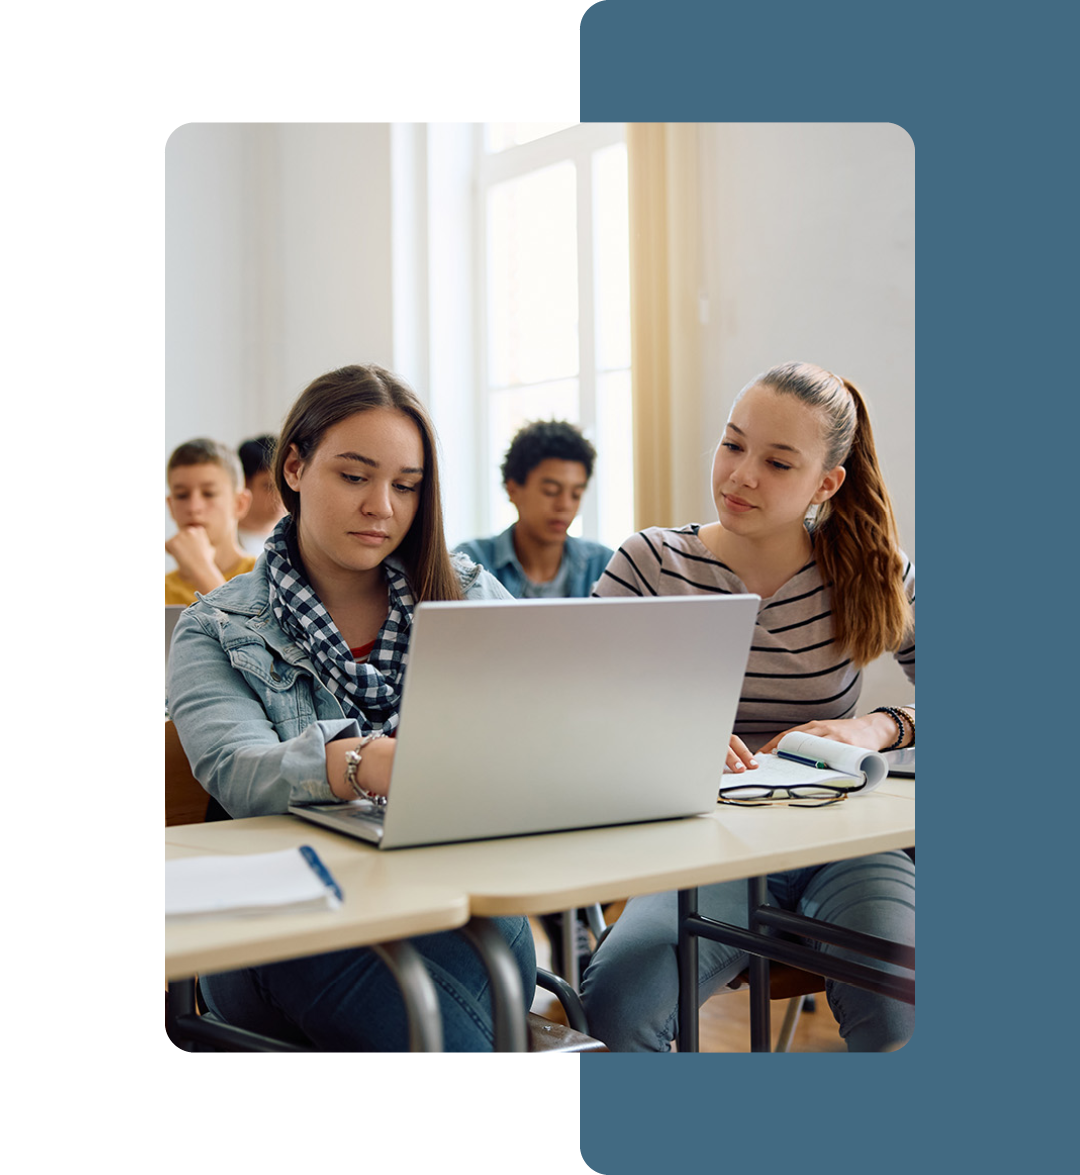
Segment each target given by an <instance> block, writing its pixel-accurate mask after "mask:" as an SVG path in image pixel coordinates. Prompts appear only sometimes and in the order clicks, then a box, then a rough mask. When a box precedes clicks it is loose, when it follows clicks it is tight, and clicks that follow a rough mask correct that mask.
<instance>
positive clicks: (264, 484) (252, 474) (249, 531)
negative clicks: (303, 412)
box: [239, 436, 285, 555]
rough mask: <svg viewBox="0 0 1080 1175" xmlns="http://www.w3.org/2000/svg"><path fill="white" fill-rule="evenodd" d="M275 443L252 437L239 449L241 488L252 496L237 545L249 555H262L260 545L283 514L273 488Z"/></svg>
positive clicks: (282, 507) (241, 523)
mask: <svg viewBox="0 0 1080 1175" xmlns="http://www.w3.org/2000/svg"><path fill="white" fill-rule="evenodd" d="M274 440H275V438H274V437H272V436H260V437H252V438H251V439H250V440H246V441H244V443H243V444H242V445H241V446H240V450H239V452H240V464H241V465H242V466H243V467H244V485H245V486H246V487H247V490H248V493H250V494H251V505H250V506H248V508H247V513H246V514H245V515H244V516H243V518H241V519H240V531H239V534H240V546H242V547H243V548H244V550H245V551H247V553H248V554H249V555H261V554H262V549H263V544H264V543H265V542H266V540H267V539H268V538H269V537H270V532H271V531H272V530H273V529H274V527H275V526H277V524H278V522H279V521H280V520H281V517H282V515H283V514H284V513H285V507H284V506H283V505H282V504H281V496H280V495H279V494H278V492H277V489H276V488H275V487H274V474H273V464H274Z"/></svg>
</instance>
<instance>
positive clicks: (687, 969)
mask: <svg viewBox="0 0 1080 1175" xmlns="http://www.w3.org/2000/svg"><path fill="white" fill-rule="evenodd" d="M697 903H698V891H697V887H696V886H694V887H693V888H692V889H680V890H679V946H678V958H679V1026H678V1027H679V1052H680V1053H696V1052H697V1051H698V941H697V935H696V934H694V933H693V932H691V931H690V930H688V929H687V926H686V919H687V918H688V917H690V916H691V915H694V914H697Z"/></svg>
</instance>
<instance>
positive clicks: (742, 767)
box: [727, 734, 757, 772]
mask: <svg viewBox="0 0 1080 1175" xmlns="http://www.w3.org/2000/svg"><path fill="white" fill-rule="evenodd" d="M756 766H757V760H756V759H755V758H754V756H753V755H751V754H750V750H749V748H748V747H747V745H746V743H744V742H743V740H742V739H741V738H739V736H738V735H735V734H733V735H732V736H731V742H730V743H729V744H728V752H727V769H728V770H729V771H736V772H738V771H747V770H753V768H755V767H756Z"/></svg>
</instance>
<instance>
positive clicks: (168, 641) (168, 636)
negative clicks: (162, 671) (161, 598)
mask: <svg viewBox="0 0 1080 1175" xmlns="http://www.w3.org/2000/svg"><path fill="white" fill-rule="evenodd" d="M186 607H187V605H186V604H166V605H165V663H166V665H167V664H168V663H169V648H170V647H171V645H172V633H173V629H174V628H175V627H176V622H177V621H178V620H179V619H180V613H181V612H183V610H184V609H185V608H186Z"/></svg>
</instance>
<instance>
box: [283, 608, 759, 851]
mask: <svg viewBox="0 0 1080 1175" xmlns="http://www.w3.org/2000/svg"><path fill="white" fill-rule="evenodd" d="M758 603H759V600H758V597H757V596H753V595H733V596H660V597H650V598H645V599H622V598H620V599H608V600H592V599H590V600H577V599H574V600H562V599H560V600H486V601H461V602H453V603H429V604H421V605H419V606H418V608H417V609H416V613H415V616H414V620H413V633H412V640H411V643H410V646H409V661H408V667H407V668H406V671H405V684H404V689H403V693H402V699H401V723H400V727H399V731H398V737H397V747H396V749H395V752H394V769H393V775H392V777H391V782H390V802H389V804H388V805H387V806H386V808H385V809H383V810H382V812H381V813H380V812H378V811H377V810H373V807H372V805H371V804H370V803H368V802H366V801H356V802H354V803H341V804H318V805H314V806H311V805H303V806H301V805H294V806H292V807H290V809H289V811H290V812H292V813H294V814H295V815H297V816H302V817H303V818H305V819H307V820H312V821H315V822H316V823H318V824H322V825H325V826H327V827H330V828H334V829H336V830H338V831H339V832H345V833H347V834H349V835H351V836H356V837H360V838H362V839H365V840H370V841H372V842H374V843H376V844H378V845H379V846H380V847H381V848H397V847H403V846H408V845H421V844H434V843H440V842H444V841H460V840H477V839H481V838H484V837H496V836H515V835H521V834H524V833H537V832H551V831H556V830H560V829H570V828H589V827H593V826H596V825H602V824H624V823H630V822H634V821H642V820H660V819H666V818H670V817H677V816H689V815H693V814H696V813H700V812H705V811H710V810H712V809H713V808H714V807H715V804H716V793H717V789H718V788H719V786H720V782H721V772H722V768H723V763H724V748H726V747H727V744H728V739H729V737H730V735H731V729H732V726H733V724H734V720H735V709H736V706H737V705H738V701H739V690H740V687H741V685H742V680H743V674H744V672H745V669H746V659H747V655H748V653H749V649H750V636H751V633H752V632H753V628H754V622H755V619H756V616H757V607H758Z"/></svg>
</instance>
